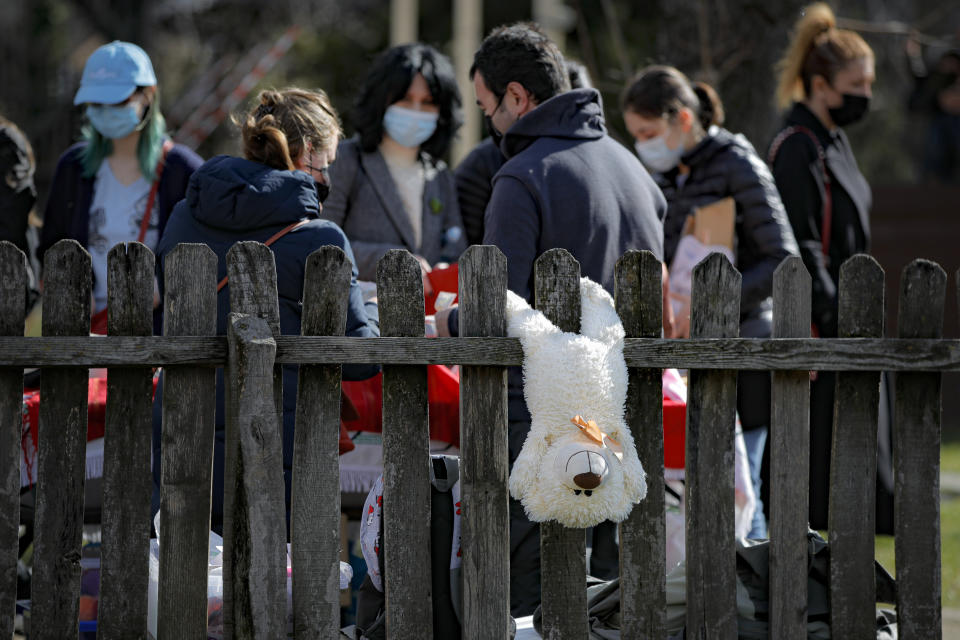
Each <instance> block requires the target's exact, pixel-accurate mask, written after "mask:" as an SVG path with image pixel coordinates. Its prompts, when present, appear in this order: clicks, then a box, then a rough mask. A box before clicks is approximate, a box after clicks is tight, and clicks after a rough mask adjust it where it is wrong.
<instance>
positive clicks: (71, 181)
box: [37, 142, 203, 263]
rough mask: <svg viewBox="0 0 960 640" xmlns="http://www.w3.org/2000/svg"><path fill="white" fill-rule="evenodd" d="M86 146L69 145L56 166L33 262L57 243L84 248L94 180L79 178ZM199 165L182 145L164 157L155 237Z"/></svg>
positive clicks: (164, 225)
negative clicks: (67, 240)
mask: <svg viewBox="0 0 960 640" xmlns="http://www.w3.org/2000/svg"><path fill="white" fill-rule="evenodd" d="M86 145H87V143H86V142H79V143H77V144H75V145H73V146H72V147H70V148H69V149H67V151H66V152H64V154H63V155H62V156H60V160H59V161H58V162H57V169H56V172H55V173H54V174H53V184H52V185H50V197H49V198H48V199H47V208H46V211H45V213H44V214H43V229H42V231H41V232H40V245H39V246H38V247H37V259H38V260H40V262H41V263H42V262H43V254H44V253H46V251H47V249H49V248H50V247H52V246H53V245H54V244H55V243H56V242H58V241H59V240H63V239H65V238H71V239H73V240H76V241H77V242H79V243H80V244H81V245H83V247H84V248H86V247H87V245H88V234H89V232H90V203H91V202H92V201H93V183H94V178H93V177H90V178H84V177H83V166H82V165H81V164H80V154H81V152H82V151H83V149H84V148H85V147H86ZM202 163H203V159H202V158H201V157H200V156H198V155H197V154H196V153H194V152H193V151H191V150H190V149H188V148H187V147H185V146H183V145H179V144H175V145H173V148H171V149H170V151H169V152H168V153H167V158H166V162H165V163H164V168H163V175H162V176H161V177H160V186H159V188H158V190H157V200H156V204H155V205H154V206H155V207H156V209H157V213H158V214H159V215H158V220H159V224H158V228H157V234H158V237H160V236H162V235H163V230H164V228H165V227H166V225H167V220H168V219H169V218H170V213H171V211H173V207H174V205H176V204H177V203H178V202H180V200H182V199H183V196H184V194H185V193H186V192H187V182H188V181H189V180H190V176H191V175H192V174H193V172H194V171H196V169H197V168H198V167H199V166H200V165H201V164H202ZM132 239H133V240H135V238H132Z"/></svg>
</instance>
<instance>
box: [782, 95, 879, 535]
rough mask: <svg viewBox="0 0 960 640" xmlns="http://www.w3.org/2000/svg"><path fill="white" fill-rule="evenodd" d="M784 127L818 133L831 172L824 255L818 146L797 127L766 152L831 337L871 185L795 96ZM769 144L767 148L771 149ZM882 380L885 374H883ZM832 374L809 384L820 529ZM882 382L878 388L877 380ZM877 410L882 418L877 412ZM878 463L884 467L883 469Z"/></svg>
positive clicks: (816, 307) (863, 238) (815, 307)
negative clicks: (845, 267) (844, 268)
mask: <svg viewBox="0 0 960 640" xmlns="http://www.w3.org/2000/svg"><path fill="white" fill-rule="evenodd" d="M786 127H804V128H806V129H808V130H809V131H811V132H812V133H813V134H814V135H815V136H816V138H817V140H818V142H819V144H820V147H821V148H822V149H823V151H824V153H825V155H826V170H827V174H828V176H829V178H830V194H831V201H832V209H833V211H832V215H831V221H832V222H831V225H830V246H829V249H828V252H827V256H824V254H823V248H822V235H821V234H822V230H823V202H824V197H825V194H826V189H825V183H824V175H823V169H822V168H821V165H820V162H819V159H818V151H817V145H816V144H814V142H813V140H811V139H810V137H809V136H808V135H806V134H804V133H796V134H794V135H792V136H790V137H788V138H786V139H785V140H783V142H782V144H781V145H780V146H779V149H776V155H775V157H774V158H773V162H772V164H773V176H774V178H775V179H776V181H777V187H778V188H779V189H780V196H781V198H783V204H784V206H785V207H786V210H787V216H788V217H789V218H790V224H791V225H792V226H793V232H794V234H795V235H796V238H797V243H798V244H799V245H800V256H801V257H802V258H803V263H804V265H806V267H807V270H808V271H809V272H810V277H811V278H812V282H811V285H812V286H811V307H812V308H811V314H812V316H813V318H812V320H813V323H814V324H815V325H817V329H818V330H819V332H820V335H821V336H822V337H825V338H835V337H837V300H838V299H837V294H838V284H839V282H840V266H841V265H842V264H843V262H844V261H845V260H846V259H847V258H849V257H851V256H853V255H855V254H857V253H861V252H866V251H869V249H870V222H869V213H870V206H871V204H872V201H873V198H872V195H871V192H870V185H869V184H867V181H866V179H865V178H864V177H863V174H861V173H860V169H859V168H858V167H857V161H856V159H855V158H854V157H853V150H852V149H851V147H850V142H849V141H848V140H847V136H846V134H845V133H844V132H843V130H841V129H836V130H834V131H833V132H831V131H829V130H828V129H827V128H826V127H825V126H824V125H823V123H821V122H820V120H819V118H817V116H816V115H814V114H813V112H812V111H810V109H808V108H807V107H806V106H805V105H803V104H802V103H799V102H798V103H795V104H794V105H793V107H792V108H791V110H790V112H789V113H788V114H787V117H786V119H785V120H784V123H783V128H786ZM771 151H773V150H771ZM884 379H886V376H885V377H884ZM835 386H836V374H835V373H833V372H829V371H821V372H820V373H819V375H818V376H817V379H816V380H815V381H814V382H813V383H812V384H811V385H810V484H809V489H810V499H809V504H810V526H811V527H813V528H817V529H823V528H826V526H827V524H828V513H829V498H830V450H831V447H832V442H833V412H834V392H835ZM881 388H882V387H881ZM888 404H889V403H886V402H881V417H880V422H879V429H880V432H879V433H878V442H879V443H880V455H879V456H878V459H877V468H878V470H880V471H881V476H880V478H881V480H883V476H884V475H886V476H887V478H886V480H884V483H878V493H877V504H878V510H877V525H878V530H882V529H881V523H882V522H884V521H889V513H890V511H891V508H890V505H891V502H892V500H891V496H890V493H889V490H888V489H889V488H891V487H890V482H889V479H890V476H889V467H890V464H891V462H890V456H889V453H888V454H887V455H884V453H883V452H884V450H885V449H886V451H887V452H889V448H888V444H885V442H886V443H889V433H890V421H889V417H890V411H889V406H887V407H886V409H885V408H884V405H888ZM884 411H885V412H886V418H887V419H884ZM884 470H885V471H884Z"/></svg>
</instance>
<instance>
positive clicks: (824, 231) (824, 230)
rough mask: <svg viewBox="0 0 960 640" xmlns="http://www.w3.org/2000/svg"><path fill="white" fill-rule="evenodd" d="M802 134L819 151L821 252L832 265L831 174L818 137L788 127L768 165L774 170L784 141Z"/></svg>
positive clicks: (803, 129)
mask: <svg viewBox="0 0 960 640" xmlns="http://www.w3.org/2000/svg"><path fill="white" fill-rule="evenodd" d="M798 133H801V134H803V135H805V136H807V137H808V138H810V140H811V141H812V142H813V145H814V146H815V147H816V149H817V164H819V165H820V173H821V174H822V175H823V191H824V197H823V210H822V215H821V225H820V251H821V252H822V253H823V260H824V264H830V231H831V229H832V228H833V224H832V223H833V194H832V192H831V180H830V174H829V173H827V154H826V152H825V151H824V149H823V145H821V144H820V140H819V139H818V138H817V135H816V134H815V133H814V132H813V131H811V130H810V129H808V128H806V127H801V126H798V125H794V126H791V127H787V128H786V129H784V130H783V131H781V132H780V133H778V134H777V137H776V138H774V139H773V143H772V144H771V145H770V153H769V154H768V156H767V163H768V164H769V165H770V168H771V169H772V168H773V162H774V160H776V158H777V153H778V152H779V151H780V147H781V146H782V145H783V143H784V141H786V139H787V138H789V137H790V136H792V135H795V134H798Z"/></svg>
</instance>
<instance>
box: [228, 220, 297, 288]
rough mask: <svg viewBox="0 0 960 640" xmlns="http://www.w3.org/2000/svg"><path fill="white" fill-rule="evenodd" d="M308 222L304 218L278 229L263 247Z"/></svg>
mask: <svg viewBox="0 0 960 640" xmlns="http://www.w3.org/2000/svg"><path fill="white" fill-rule="evenodd" d="M308 222H310V218H304V219H303V220H297V221H296V222H294V223H293V224H290V225H287V226H285V227H284V228H283V229H280V231H277V232H276V233H275V234H273V235H272V236H270V237H269V238H267V240H266V242H264V243H263V244H264V245H265V246H268V247H269V246H270V245H272V244H273V243H274V242H276V241H277V240H279V239H280V238H282V237H283V236H285V235H287V234H288V233H290V232H291V231H293V230H294V229H299V228H300V227H302V226H303V225H305V224H307V223H308ZM227 279H228V278H227V277H224V278H223V280H221V281H220V283H219V284H218V285H217V291H218V292H219V291H220V290H221V289H223V288H224V287H225V286H227Z"/></svg>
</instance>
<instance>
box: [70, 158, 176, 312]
mask: <svg viewBox="0 0 960 640" xmlns="http://www.w3.org/2000/svg"><path fill="white" fill-rule="evenodd" d="M150 187H151V183H150V182H148V181H147V179H146V178H144V177H143V176H140V177H139V178H137V180H136V181H134V182H133V183H131V184H128V185H124V184H122V183H121V182H120V181H119V180H117V178H116V177H115V176H114V175H113V171H111V170H110V163H109V162H108V161H107V160H104V161H103V162H102V163H100V169H99V170H98V171H97V175H96V177H95V178H94V183H93V201H92V202H91V203H90V226H89V236H88V242H87V251H89V252H90V260H91V262H92V264H93V297H94V302H95V306H96V311H100V310H101V309H103V308H104V307H106V306H107V255H108V254H109V253H110V249H112V248H113V246H114V245H116V244H117V243H118V242H134V241H136V239H137V236H139V235H140V223H141V222H142V220H143V212H144V210H145V209H146V208H147V200H148V199H149V197H150ZM159 226H160V216H159V214H158V212H157V203H156V201H154V203H153V211H151V212H150V226H149V227H148V229H147V235H146V236H145V237H144V239H143V243H144V244H145V245H147V246H148V247H150V249H151V250H154V249H156V247H157V242H158V241H159V237H158V230H159Z"/></svg>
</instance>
